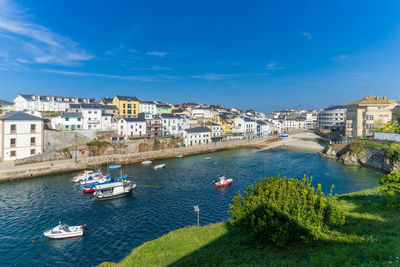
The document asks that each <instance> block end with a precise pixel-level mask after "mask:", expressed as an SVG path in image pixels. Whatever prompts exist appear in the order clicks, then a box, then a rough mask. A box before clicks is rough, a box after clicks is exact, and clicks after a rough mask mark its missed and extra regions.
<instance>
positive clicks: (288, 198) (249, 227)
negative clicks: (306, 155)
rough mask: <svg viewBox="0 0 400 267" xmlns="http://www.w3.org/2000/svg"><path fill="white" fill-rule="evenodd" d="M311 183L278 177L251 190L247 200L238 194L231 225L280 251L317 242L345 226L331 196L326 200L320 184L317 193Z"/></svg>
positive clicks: (266, 179) (306, 180)
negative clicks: (305, 242)
mask: <svg viewBox="0 0 400 267" xmlns="http://www.w3.org/2000/svg"><path fill="white" fill-rule="evenodd" d="M311 180H312V179H310V178H308V177H304V178H303V179H295V178H286V177H281V176H279V175H277V176H275V177H268V178H264V179H261V180H260V181H259V182H258V183H257V184H255V185H251V186H248V187H247V189H246V190H245V193H246V196H242V195H241V194H240V192H239V193H238V195H236V196H235V197H234V199H233V203H234V204H231V205H230V210H229V213H231V214H232V216H233V219H232V220H231V221H230V222H229V225H230V226H232V227H237V228H238V229H239V231H240V230H241V231H243V232H246V233H248V234H249V236H251V237H252V238H253V239H255V240H257V241H259V242H261V243H267V244H272V245H275V246H277V247H285V246H287V245H288V244H290V243H293V242H296V241H309V240H315V239H317V238H318V237H320V236H321V234H322V233H323V232H324V231H325V230H327V229H328V228H329V226H337V225H343V224H344V221H345V220H344V215H343V212H342V211H341V209H339V207H338V206H337V204H336V200H335V198H334V197H333V196H332V192H331V193H330V194H329V195H328V196H325V195H324V193H323V192H322V191H321V184H318V187H317V188H316V189H315V188H314V187H313V186H311ZM332 189H333V187H332Z"/></svg>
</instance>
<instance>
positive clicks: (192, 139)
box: [183, 126, 211, 146]
mask: <svg viewBox="0 0 400 267" xmlns="http://www.w3.org/2000/svg"><path fill="white" fill-rule="evenodd" d="M183 138H184V143H185V146H198V145H201V144H209V143H211V130H210V128H208V127H205V126H200V127H195V128H189V129H186V130H185V131H184V133H183Z"/></svg>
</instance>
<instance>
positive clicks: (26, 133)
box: [0, 112, 44, 162]
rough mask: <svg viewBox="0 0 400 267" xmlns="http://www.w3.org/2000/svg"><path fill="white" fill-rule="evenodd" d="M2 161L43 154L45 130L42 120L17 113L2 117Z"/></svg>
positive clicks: (0, 145)
mask: <svg viewBox="0 0 400 267" xmlns="http://www.w3.org/2000/svg"><path fill="white" fill-rule="evenodd" d="M0 133H1V134H0V151H1V154H0V161H1V162H3V161H10V160H16V159H22V158H26V157H30V156H35V155H38V154H41V153H43V145H44V130H43V120H42V119H41V118H38V117H35V116H32V115H29V114H26V113H24V112H15V113H9V114H6V115H5V116H3V117H0Z"/></svg>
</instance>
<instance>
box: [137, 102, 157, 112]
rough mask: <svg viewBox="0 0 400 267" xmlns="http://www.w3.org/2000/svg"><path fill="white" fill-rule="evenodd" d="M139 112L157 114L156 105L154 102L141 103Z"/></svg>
mask: <svg viewBox="0 0 400 267" xmlns="http://www.w3.org/2000/svg"><path fill="white" fill-rule="evenodd" d="M139 112H140V113H150V114H156V103H154V102H152V101H139Z"/></svg>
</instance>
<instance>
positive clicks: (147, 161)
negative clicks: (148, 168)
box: [141, 160, 152, 165]
mask: <svg viewBox="0 0 400 267" xmlns="http://www.w3.org/2000/svg"><path fill="white" fill-rule="evenodd" d="M151 163H152V162H151V160H145V161H142V163H141V164H142V165H149V164H151Z"/></svg>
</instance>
